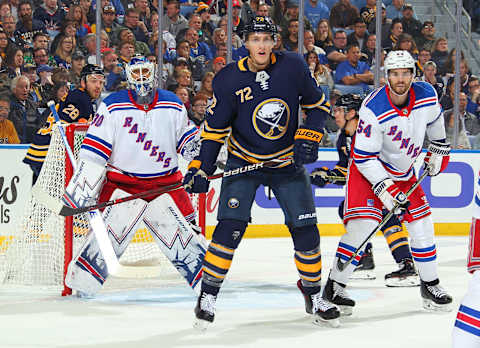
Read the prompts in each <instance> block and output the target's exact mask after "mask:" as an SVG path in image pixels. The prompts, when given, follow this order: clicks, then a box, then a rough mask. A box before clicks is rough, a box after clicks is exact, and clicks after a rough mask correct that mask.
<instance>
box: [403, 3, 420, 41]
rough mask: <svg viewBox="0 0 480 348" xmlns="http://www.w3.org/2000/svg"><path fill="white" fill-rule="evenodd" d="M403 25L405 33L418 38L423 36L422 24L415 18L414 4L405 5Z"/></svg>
mask: <svg viewBox="0 0 480 348" xmlns="http://www.w3.org/2000/svg"><path fill="white" fill-rule="evenodd" d="M402 13H403V17H402V25H403V32H404V33H407V34H410V35H412V36H413V37H418V36H420V35H421V31H422V26H423V25H422V23H421V22H420V21H419V20H418V19H416V18H415V17H414V16H413V6H412V4H405V5H403V12H402Z"/></svg>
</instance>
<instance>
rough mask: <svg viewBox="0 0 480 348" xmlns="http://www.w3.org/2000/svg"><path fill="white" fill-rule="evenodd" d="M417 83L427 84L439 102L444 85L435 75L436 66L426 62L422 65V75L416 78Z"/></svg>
mask: <svg viewBox="0 0 480 348" xmlns="http://www.w3.org/2000/svg"><path fill="white" fill-rule="evenodd" d="M417 80H418V81H425V82H428V83H429V84H431V85H432V86H433V88H435V91H437V95H438V100H441V99H442V97H443V95H444V93H445V84H444V82H443V79H442V78H441V77H440V76H438V75H437V64H435V62H433V61H431V60H430V61H428V62H426V63H425V64H424V65H423V75H422V76H421V77H419V78H417Z"/></svg>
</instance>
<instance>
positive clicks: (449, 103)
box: [440, 79, 454, 111]
mask: <svg viewBox="0 0 480 348" xmlns="http://www.w3.org/2000/svg"><path fill="white" fill-rule="evenodd" d="M453 97H454V80H453V79H450V80H448V82H447V87H446V88H445V93H444V94H443V97H442V98H441V99H440V105H441V106H442V109H443V110H444V111H447V110H450V109H452V108H453V99H454V98H453Z"/></svg>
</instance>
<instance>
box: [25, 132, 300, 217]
mask: <svg viewBox="0 0 480 348" xmlns="http://www.w3.org/2000/svg"><path fill="white" fill-rule="evenodd" d="M62 130H63V129H62ZM289 161H291V160H290V159H287V160H286V161H279V160H272V161H266V162H260V163H254V164H249V165H246V166H244V167H240V168H236V169H232V170H228V171H226V172H222V173H218V174H214V175H211V176H209V177H208V180H214V179H218V178H224V177H229V176H233V175H238V174H243V173H247V172H251V171H254V170H257V169H259V168H263V167H268V166H271V165H274V164H279V163H284V162H289ZM180 188H182V184H181V183H176V184H173V185H168V186H164V187H159V188H155V189H152V190H148V191H144V192H139V193H135V194H133V195H130V196H126V197H122V198H117V199H114V200H111V201H107V202H101V203H98V204H94V205H89V206H86V207H79V208H72V207H70V206H67V205H64V204H63V202H62V201H58V200H56V199H55V198H53V197H51V196H49V195H48V194H47V193H45V192H44V191H42V189H41V188H40V187H36V186H34V187H33V188H32V194H33V195H34V197H36V198H37V199H39V200H41V201H42V202H47V201H48V204H46V205H47V206H48V207H49V209H50V210H52V211H53V212H54V213H56V214H57V215H61V216H73V215H78V214H82V213H86V212H89V211H92V210H95V209H103V208H106V207H109V206H111V205H115V204H119V203H123V202H128V201H131V200H133V199H137V198H144V197H149V196H153V195H161V194H164V193H167V192H171V191H174V190H178V189H180Z"/></svg>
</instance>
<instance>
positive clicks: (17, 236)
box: [0, 124, 206, 296]
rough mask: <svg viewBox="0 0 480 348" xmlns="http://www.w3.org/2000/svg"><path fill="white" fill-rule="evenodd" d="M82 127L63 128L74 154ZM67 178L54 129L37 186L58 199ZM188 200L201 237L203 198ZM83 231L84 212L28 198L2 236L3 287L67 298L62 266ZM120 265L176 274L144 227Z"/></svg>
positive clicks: (83, 236) (83, 235) (74, 250)
mask: <svg viewBox="0 0 480 348" xmlns="http://www.w3.org/2000/svg"><path fill="white" fill-rule="evenodd" d="M87 129H88V125H87V124H69V125H66V126H65V130H66V136H67V139H68V143H69V144H70V147H71V149H72V151H73V153H74V154H75V156H77V154H78V152H79V150H80V146H81V144H82V141H83V138H84V137H85V134H86V131H87ZM179 160H180V162H181V163H179V168H180V169H181V170H182V171H184V170H185V169H186V167H187V163H186V161H184V160H183V158H180V159H179ZM72 175H73V168H72V165H71V163H70V161H69V159H68V156H67V155H66V151H65V147H64V144H63V142H62V138H61V136H60V132H59V131H58V129H57V127H54V130H53V132H52V139H51V142H50V147H49V150H48V154H47V157H46V159H45V162H44V165H43V167H42V170H41V172H40V175H39V177H38V179H37V182H36V185H40V187H41V189H42V190H43V191H44V192H46V193H48V194H49V195H50V196H52V197H53V198H56V199H58V200H60V199H61V197H62V196H63V193H64V190H65V187H66V185H67V184H68V182H69V181H70V178H71V177H72ZM191 198H192V203H193V206H194V208H195V211H196V213H197V222H198V224H199V226H200V227H201V229H202V232H203V234H205V211H206V209H205V194H199V195H191ZM88 231H89V223H88V218H87V215H86V214H81V215H76V216H69V217H65V218H64V217H62V216H59V215H56V214H54V213H52V212H51V211H50V210H48V209H47V208H46V207H45V206H44V205H43V204H42V202H39V201H37V200H36V199H35V197H30V200H29V202H28V203H27V207H26V209H25V215H24V217H23V218H22V221H21V224H20V226H19V227H18V228H17V229H16V231H15V233H14V235H12V236H6V238H5V240H6V241H7V242H5V243H4V245H3V247H2V248H3V250H0V275H3V283H5V284H21V285H34V286H48V287H50V286H54V287H58V288H59V289H61V291H62V296H66V295H70V294H71V293H72V290H71V289H70V288H69V287H67V286H66V285H65V275H66V272H67V267H68V264H69V263H70V261H71V260H72V258H73V256H74V255H76V253H77V252H78V250H79V248H80V247H81V246H82V245H83V243H84V241H85V239H86V236H87V233H88ZM2 252H3V257H1V255H2ZM2 258H3V260H2ZM120 263H121V264H124V265H127V266H135V265H138V266H152V267H153V266H155V267H158V268H159V277H162V276H168V274H172V273H175V272H176V271H174V270H173V266H172V265H171V263H170V262H169V261H168V260H167V259H166V258H165V257H164V256H163V254H162V252H161V251H160V249H159V248H158V246H157V245H156V243H155V242H154V240H153V238H152V236H151V235H150V233H149V232H148V231H147V230H146V229H145V228H144V227H143V228H140V229H139V230H137V231H136V234H135V236H134V237H133V239H132V241H131V242H130V244H129V246H128V247H127V249H126V251H125V253H124V254H123V255H122V257H121V258H120Z"/></svg>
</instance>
